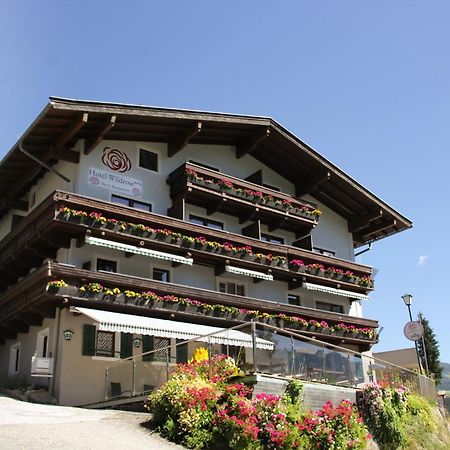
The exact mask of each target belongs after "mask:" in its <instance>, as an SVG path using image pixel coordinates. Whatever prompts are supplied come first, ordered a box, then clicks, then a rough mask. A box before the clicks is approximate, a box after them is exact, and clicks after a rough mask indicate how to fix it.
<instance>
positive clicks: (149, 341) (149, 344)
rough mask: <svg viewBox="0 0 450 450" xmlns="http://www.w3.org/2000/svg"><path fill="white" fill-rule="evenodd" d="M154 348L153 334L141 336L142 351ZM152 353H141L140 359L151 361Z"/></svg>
mask: <svg viewBox="0 0 450 450" xmlns="http://www.w3.org/2000/svg"><path fill="white" fill-rule="evenodd" d="M153 349H154V343H153V336H146V335H143V336H142V353H145V352H150V351H152V350H153ZM154 356H155V355H154V354H153V353H150V354H148V355H142V361H153V358H154Z"/></svg>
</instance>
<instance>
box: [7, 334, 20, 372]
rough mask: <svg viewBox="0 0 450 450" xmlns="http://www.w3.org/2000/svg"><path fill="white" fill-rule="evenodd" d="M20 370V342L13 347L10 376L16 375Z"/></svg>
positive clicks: (10, 355)
mask: <svg viewBox="0 0 450 450" xmlns="http://www.w3.org/2000/svg"><path fill="white" fill-rule="evenodd" d="M19 368H20V342H18V343H17V344H14V345H11V350H10V354H9V376H13V375H16V374H17V373H18V372H19Z"/></svg>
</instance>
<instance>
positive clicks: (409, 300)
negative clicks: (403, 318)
mask: <svg viewBox="0 0 450 450" xmlns="http://www.w3.org/2000/svg"><path fill="white" fill-rule="evenodd" d="M412 298H413V296H412V295H411V294H404V295H402V299H403V301H404V302H405V305H406V306H407V307H408V313H409V320H410V321H411V322H413V318H412V314H411V304H412ZM420 324H421V325H422V323H420ZM414 347H416V355H417V363H418V364H419V370H420V372H422V364H421V363H420V356H419V348H418V347H417V341H414ZM422 347H423V351H424V355H425V358H424V359H425V365H426V367H427V369H426V373H427V376H428V361H427V356H426V355H427V354H426V349H425V340H424V338H423V335H422Z"/></svg>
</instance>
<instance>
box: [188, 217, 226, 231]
mask: <svg viewBox="0 0 450 450" xmlns="http://www.w3.org/2000/svg"><path fill="white" fill-rule="evenodd" d="M189 222H191V223H195V224H196V225H203V226H204V227H209V228H214V229H215V230H223V223H222V222H217V221H216V220H211V219H204V218H203V217H199V216H194V215H192V214H189Z"/></svg>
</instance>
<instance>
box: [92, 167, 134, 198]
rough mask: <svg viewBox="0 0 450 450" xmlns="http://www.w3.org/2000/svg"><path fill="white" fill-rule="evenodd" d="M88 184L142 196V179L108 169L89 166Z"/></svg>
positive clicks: (120, 192) (128, 194)
mask: <svg viewBox="0 0 450 450" xmlns="http://www.w3.org/2000/svg"><path fill="white" fill-rule="evenodd" d="M88 184H89V185H90V186H96V187H101V188H105V189H109V190H110V191H113V192H117V193H119V194H124V195H127V196H130V195H131V196H132V197H135V198H142V181H141V180H136V179H135V178H130V177H126V176H124V175H120V174H118V173H114V172H110V171H108V170H103V169H96V168H95V167H89V174H88Z"/></svg>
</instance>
